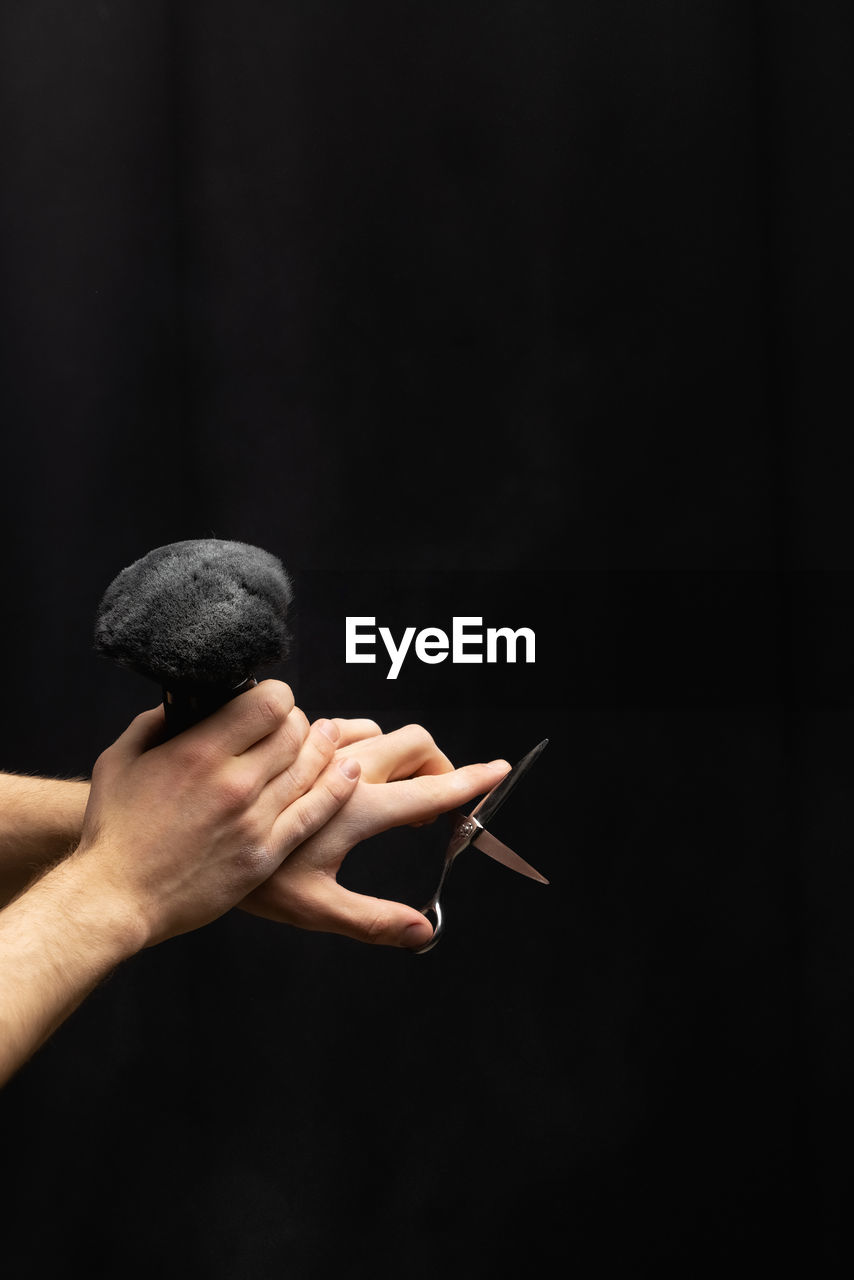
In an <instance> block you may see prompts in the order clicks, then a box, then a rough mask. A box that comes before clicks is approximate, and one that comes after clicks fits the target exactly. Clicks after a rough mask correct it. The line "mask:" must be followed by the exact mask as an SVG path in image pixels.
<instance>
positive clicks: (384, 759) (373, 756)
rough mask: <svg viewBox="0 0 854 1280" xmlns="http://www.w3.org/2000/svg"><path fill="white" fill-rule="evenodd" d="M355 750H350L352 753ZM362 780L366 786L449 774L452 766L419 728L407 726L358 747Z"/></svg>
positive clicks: (422, 729) (418, 725)
mask: <svg viewBox="0 0 854 1280" xmlns="http://www.w3.org/2000/svg"><path fill="white" fill-rule="evenodd" d="M355 749H356V747H355V746H354V747H353V748H351V750H355ZM358 754H359V762H360V763H361V766H362V776H363V778H365V780H366V781H368V782H390V781H391V782H393V781H395V780H396V779H398V778H412V777H414V776H416V775H422V774H438V773H449V772H451V771H452V770H453V767H454V766H453V765H452V764H451V761H450V760H449V759H448V757H447V756H446V755H445V753H444V752H443V751H440V750H439V748H438V747H437V746H436V743H435V742H434V741H433V739H432V737H431V736H430V734H429V733H428V732H427V730H426V729H425V728H423V726H422V725H420V724H407V725H404V727H403V728H402V729H395V730H393V732H392V733H384V734H381V735H380V736H377V737H372V738H369V739H368V740H367V741H366V742H363V743H361V742H360V743H358Z"/></svg>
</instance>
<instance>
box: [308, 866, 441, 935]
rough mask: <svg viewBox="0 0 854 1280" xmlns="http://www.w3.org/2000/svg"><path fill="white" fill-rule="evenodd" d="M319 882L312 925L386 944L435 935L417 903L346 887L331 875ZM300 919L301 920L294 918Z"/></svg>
mask: <svg viewBox="0 0 854 1280" xmlns="http://www.w3.org/2000/svg"><path fill="white" fill-rule="evenodd" d="M322 880H323V885H322V888H321V887H320V883H319V882H318V884H317V888H316V889H315V893H314V894H313V895H312V896H313V902H312V904H311V925H310V926H309V927H310V928H312V929H316V930H319V931H321V932H322V933H340V934H342V935H343V936H344V937H345V938H354V939H355V940H356V941H357V942H371V943H375V944H376V945H377V946H384V947H406V948H408V949H414V948H416V947H422V946H423V945H424V943H425V942H429V941H430V939H431V938H432V936H433V926H432V925H431V924H430V921H429V920H428V919H427V918H426V916H423V915H422V914H421V912H420V911H416V909H415V908H414V907H408V906H407V905H406V903H404V902H390V901H389V900H388V899H386V898H372V897H370V896H369V895H368V894H364V893H354V892H353V890H352V889H345V888H344V886H343V885H340V884H339V883H338V881H337V880H335V879H333V878H332V876H323V877H322ZM295 923H299V921H295Z"/></svg>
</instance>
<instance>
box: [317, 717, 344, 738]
mask: <svg viewBox="0 0 854 1280" xmlns="http://www.w3.org/2000/svg"><path fill="white" fill-rule="evenodd" d="M317 727H318V729H319V730H320V732H321V733H322V734H323V736H324V738H328V739H329V741H330V742H337V741H338V739H339V738H340V737H341V730H340V729H339V728H338V725H337V724H335V722H334V721H332V720H318V722H317Z"/></svg>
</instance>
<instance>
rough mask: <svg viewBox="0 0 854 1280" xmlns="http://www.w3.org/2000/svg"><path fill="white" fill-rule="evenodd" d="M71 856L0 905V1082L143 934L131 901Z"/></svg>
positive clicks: (141, 940) (130, 951)
mask: <svg viewBox="0 0 854 1280" xmlns="http://www.w3.org/2000/svg"><path fill="white" fill-rule="evenodd" d="M91 864H92V859H91V858H90V857H89V858H87V857H79V856H76V855H73V856H71V857H70V858H68V859H66V860H65V861H64V862H62V863H61V864H60V865H59V866H56V867H54V868H53V869H52V870H51V871H48V872H46V873H45V875H43V876H42V877H41V879H40V880H38V881H37V882H36V883H35V884H34V885H32V887H31V888H30V889H28V891H27V892H26V893H24V894H22V895H21V896H20V897H19V898H17V899H16V901H14V902H13V903H11V905H10V906H8V907H6V908H5V910H3V911H0V1085H3V1084H5V1083H6V1082H7V1081H8V1080H9V1078H10V1077H11V1076H12V1075H13V1074H14V1073H15V1072H16V1071H17V1070H18V1068H19V1067H20V1066H22V1065H23V1063H25V1062H26V1061H27V1060H28V1059H29V1058H30V1057H31V1056H32V1054H33V1053H34V1052H35V1051H36V1050H37V1049H38V1048H39V1047H40V1045H42V1044H43V1043H44V1041H45V1040H47V1038H48V1037H49V1036H50V1035H51V1034H52V1033H53V1032H54V1031H55V1030H56V1028H57V1027H58V1026H59V1025H60V1023H62V1022H64V1021H65V1019H66V1018H67V1017H68V1016H69V1014H71V1013H72V1012H73V1011H74V1010H75V1009H76V1008H77V1006H78V1005H79V1004H80V1003H81V1001H82V1000H84V999H85V997H86V996H87V995H88V994H89V993H90V992H91V991H92V990H93V988H94V987H96V986H97V985H98V983H99V982H101V981H102V980H103V979H104V978H105V977H106V976H107V975H108V974H109V973H110V972H112V970H113V969H115V967H116V966H117V965H118V964H120V963H121V961H122V960H124V959H126V958H127V957H128V956H130V955H132V954H133V953H134V952H136V951H138V950H140V949H141V948H142V946H144V945H145V942H146V938H145V935H144V930H143V928H142V925H141V922H139V921H138V920H137V919H136V918H135V915H134V912H133V910H132V908H131V906H130V905H129V904H128V903H125V902H124V901H123V900H122V899H121V897H120V896H119V895H118V894H114V893H112V892H110V889H109V886H108V885H105V884H104V883H103V882H102V881H100V880H98V879H97V878H96V877H95V876H93V873H92V865H91Z"/></svg>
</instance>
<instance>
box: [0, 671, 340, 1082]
mask: <svg viewBox="0 0 854 1280" xmlns="http://www.w3.org/2000/svg"><path fill="white" fill-rule="evenodd" d="M328 726H329V722H326V727H328ZM332 731H333V734H336V732H337V730H336V727H335V726H333V729H332ZM162 734H163V710H162V708H157V709H156V710H154V711H148V712H144V713H143V714H142V715H141V716H137V718H136V719H135V720H134V721H133V723H132V724H131V725H130V727H129V728H128V729H127V730H126V731H125V732H124V733H123V734H122V736H121V737H120V738H119V739H118V741H117V742H115V743H114V744H113V745H112V747H110V748H109V749H108V750H107V751H105V752H104V753H103V755H101V756H100V757H99V759H98V761H97V763H96V765H95V769H94V772H93V775H92V789H91V794H90V797H89V803H88V805H87V808H86V814H85V818H84V822H83V829H82V833H81V838H80V843H79V845H78V847H77V849H76V851H75V852H74V853H72V854H71V855H70V856H69V857H67V858H66V859H65V860H64V861H62V862H60V863H59V865H57V866H55V867H53V868H52V869H50V870H48V871H46V872H45V874H44V875H43V876H42V877H41V878H40V879H39V880H38V881H37V882H36V883H35V884H33V885H32V886H31V887H30V888H29V889H27V890H26V892H24V893H23V894H21V895H20V896H19V897H17V898H16V899H15V900H14V901H13V902H12V903H11V904H10V905H9V906H7V907H6V908H5V910H3V911H2V912H0V1084H2V1083H5V1081H6V1080H8V1078H9V1077H10V1076H11V1075H12V1074H13V1073H14V1072H15V1071H16V1070H17V1069H18V1067H20V1066H21V1064H22V1063H23V1062H25V1061H26V1060H27V1058H28V1057H29V1056H30V1055H31V1054H32V1053H33V1052H34V1051H35V1050H36V1049H37V1048H38V1047H39V1045H41V1044H42V1043H43V1042H44V1040H45V1039H46V1038H47V1037H48V1036H49V1035H50V1034H51V1033H52V1032H53V1031H54V1030H55V1029H56V1027H57V1026H58V1025H59V1024H60V1023H61V1022H62V1021H63V1020H64V1019H65V1018H66V1017H67V1016H68V1015H69V1014H70V1013H71V1012H72V1011H73V1010H74V1009H75V1008H76V1007H77V1005H79V1004H80V1002H81V1001H82V1000H83V999H85V997H86V995H88V993H89V992H90V991H91V990H92V988H93V987H94V986H95V985H97V983H98V982H99V981H100V980H101V979H102V978H103V977H104V976H105V975H106V974H107V973H109V972H110V971H111V970H112V969H113V968H114V967H115V966H116V965H117V964H118V963H120V962H121V961H122V960H123V959H125V958H127V957H128V956H130V955H132V954H133V953H134V952H135V951H139V950H141V949H142V948H143V947H145V946H150V945H152V944H154V943H157V942H161V941H163V940H164V939H166V938H170V937H173V936H175V935H176V934H179V933H185V932H187V931H189V930H191V929H197V928H199V927H200V926H202V925H204V924H207V923H209V922H210V921H211V920H214V919H216V918H217V917H218V916H220V915H222V914H223V913H224V912H226V911H228V910H229V909H230V908H231V907H232V906H234V905H235V904H236V903H237V902H239V901H240V900H241V899H242V898H243V897H245V896H246V894H247V893H249V892H250V891H251V890H252V889H253V888H255V887H256V886H257V885H259V884H261V883H262V882H263V881H264V880H266V879H267V878H268V877H269V876H270V875H272V874H273V872H274V871H275V870H276V869H277V868H278V867H279V865H280V864H281V862H282V861H283V859H284V858H286V857H287V856H288V854H289V853H290V852H291V851H292V850H293V849H294V848H296V846H297V845H298V844H300V843H302V842H303V841H305V840H306V839H307V838H308V837H309V836H311V835H312V834H313V833H314V832H315V831H317V830H318V829H319V827H320V826H322V825H323V823H324V822H326V821H327V820H328V819H329V818H330V817H331V816H332V814H333V813H334V812H336V811H337V809H338V808H339V807H340V806H341V804H343V803H344V801H345V800H346V799H347V798H348V797H349V796H350V795H351V794H352V791H353V788H354V787H355V785H356V778H357V777H358V773H359V768H358V765H356V767H354V768H352V769H345V768H343V767H342V761H340V760H334V759H333V758H332V757H333V753H334V751H335V739H334V737H332V738H331V737H329V736H328V735H327V734H326V733H324V725H323V723H319V724H317V725H314V726H311V727H309V724H308V721H307V720H306V718H305V716H304V715H303V713H302V712H301V711H300V710H299V709H298V708H296V707H294V705H293V696H292V694H291V691H290V689H288V687H287V685H283V684H280V683H279V682H278V681H264V682H263V683H262V684H260V685H258V687H257V689H253V690H251V691H250V692H249V693H245V694H242V695H241V697H240V698H237V699H235V700H234V701H233V702H231V703H229V704H228V705H227V706H226V707H223V708H222V709H221V710H220V711H218V712H217V713H216V714H215V715H213V716H211V717H210V718H209V719H208V720H206V721H204V722H203V723H202V724H200V725H196V726H195V727H194V728H193V729H190V730H188V731H187V732H186V733H183V734H181V735H179V737H177V738H175V739H173V740H172V741H170V742H163V741H162Z"/></svg>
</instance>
